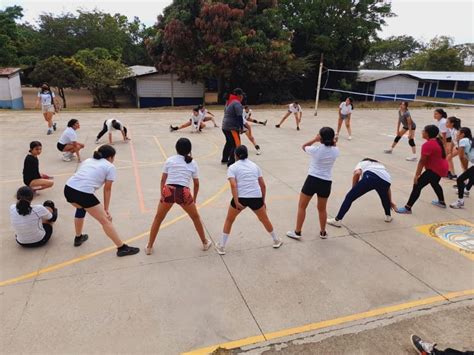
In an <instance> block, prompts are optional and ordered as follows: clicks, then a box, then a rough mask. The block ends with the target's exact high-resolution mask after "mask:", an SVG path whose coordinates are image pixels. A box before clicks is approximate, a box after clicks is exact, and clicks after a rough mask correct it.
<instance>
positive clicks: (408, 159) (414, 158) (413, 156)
mask: <svg viewBox="0 0 474 355" xmlns="http://www.w3.org/2000/svg"><path fill="white" fill-rule="evenodd" d="M405 160H406V161H417V160H418V158H417V157H416V155H412V156H411V157H406V158H405Z"/></svg>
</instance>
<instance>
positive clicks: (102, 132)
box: [97, 121, 127, 140]
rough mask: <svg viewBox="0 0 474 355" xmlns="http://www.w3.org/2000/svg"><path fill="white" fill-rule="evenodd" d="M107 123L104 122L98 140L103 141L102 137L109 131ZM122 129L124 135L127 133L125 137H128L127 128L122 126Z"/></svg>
mask: <svg viewBox="0 0 474 355" xmlns="http://www.w3.org/2000/svg"><path fill="white" fill-rule="evenodd" d="M105 122H107V121H104V126H103V127H102V131H100V132H99V134H98V135H97V139H98V140H99V139H101V138H102V136H103V135H104V134H106V133H107V131H108V128H107V124H106V123H105ZM122 128H123V133H125V137H126V136H127V127H125V126H122Z"/></svg>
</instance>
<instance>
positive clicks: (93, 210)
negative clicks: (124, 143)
mask: <svg viewBox="0 0 474 355" xmlns="http://www.w3.org/2000/svg"><path fill="white" fill-rule="evenodd" d="M114 158H115V149H114V148H113V147H112V146H110V145H103V146H101V147H100V148H99V149H97V151H95V152H94V157H93V158H92V159H91V158H89V159H86V160H85V161H84V162H83V163H82V164H81V165H80V166H79V169H78V170H77V171H76V173H75V174H74V175H73V176H72V177H71V178H70V179H69V180H68V181H67V182H66V186H65V187H64V196H65V197H66V200H67V202H69V203H70V204H71V205H73V206H74V207H76V215H75V219H74V227H75V229H76V237H75V238H74V246H75V247H78V246H80V245H81V244H82V243H84V242H85V241H86V240H87V239H88V238H89V237H88V235H87V234H82V228H83V227H84V218H85V216H86V212H89V214H90V215H91V216H92V217H94V218H95V219H96V220H97V221H98V222H99V223H100V224H101V225H102V228H103V229H104V232H105V234H107V236H108V237H109V238H110V239H112V241H113V242H114V244H115V245H116V246H117V256H126V255H133V254H137V253H138V252H139V251H140V249H139V248H135V247H130V246H128V245H127V244H125V243H124V242H122V240H121V239H120V237H119V235H118V233H117V231H116V229H115V227H114V225H113V224H112V216H111V215H110V212H109V205H110V198H111V196H112V183H113V182H114V181H115V174H116V173H115V166H114V164H113V162H114ZM102 185H104V205H102V204H101V203H100V201H99V200H98V199H97V197H95V195H94V192H95V191H96V190H97V189H99V188H100V187H101V186H102Z"/></svg>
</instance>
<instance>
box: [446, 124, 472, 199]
mask: <svg viewBox="0 0 474 355" xmlns="http://www.w3.org/2000/svg"><path fill="white" fill-rule="evenodd" d="M458 142H459V143H458V144H459V146H458V149H457V154H458V155H459V159H460V161H461V166H462V168H463V170H464V172H463V173H462V174H460V175H459V176H458V178H457V180H456V182H457V185H456V188H457V192H458V199H457V200H456V201H455V202H453V203H451V204H450V205H449V206H450V207H451V208H464V196H466V197H468V196H469V191H470V190H471V187H472V185H474V165H473V164H474V147H473V145H474V142H473V139H472V133H471V130H470V129H469V128H468V127H461V128H460V129H459V133H458ZM469 163H470V164H471V166H469ZM466 181H467V183H466Z"/></svg>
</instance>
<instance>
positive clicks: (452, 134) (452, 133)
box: [446, 128, 458, 147]
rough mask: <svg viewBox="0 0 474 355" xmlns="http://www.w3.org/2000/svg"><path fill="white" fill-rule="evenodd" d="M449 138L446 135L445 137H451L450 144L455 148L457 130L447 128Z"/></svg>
mask: <svg viewBox="0 0 474 355" xmlns="http://www.w3.org/2000/svg"><path fill="white" fill-rule="evenodd" d="M448 133H449V136H448V135H447V134H446V137H451V139H452V140H451V142H452V143H453V144H454V146H455V147H457V145H458V143H457V139H458V130H457V129H456V128H448Z"/></svg>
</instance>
